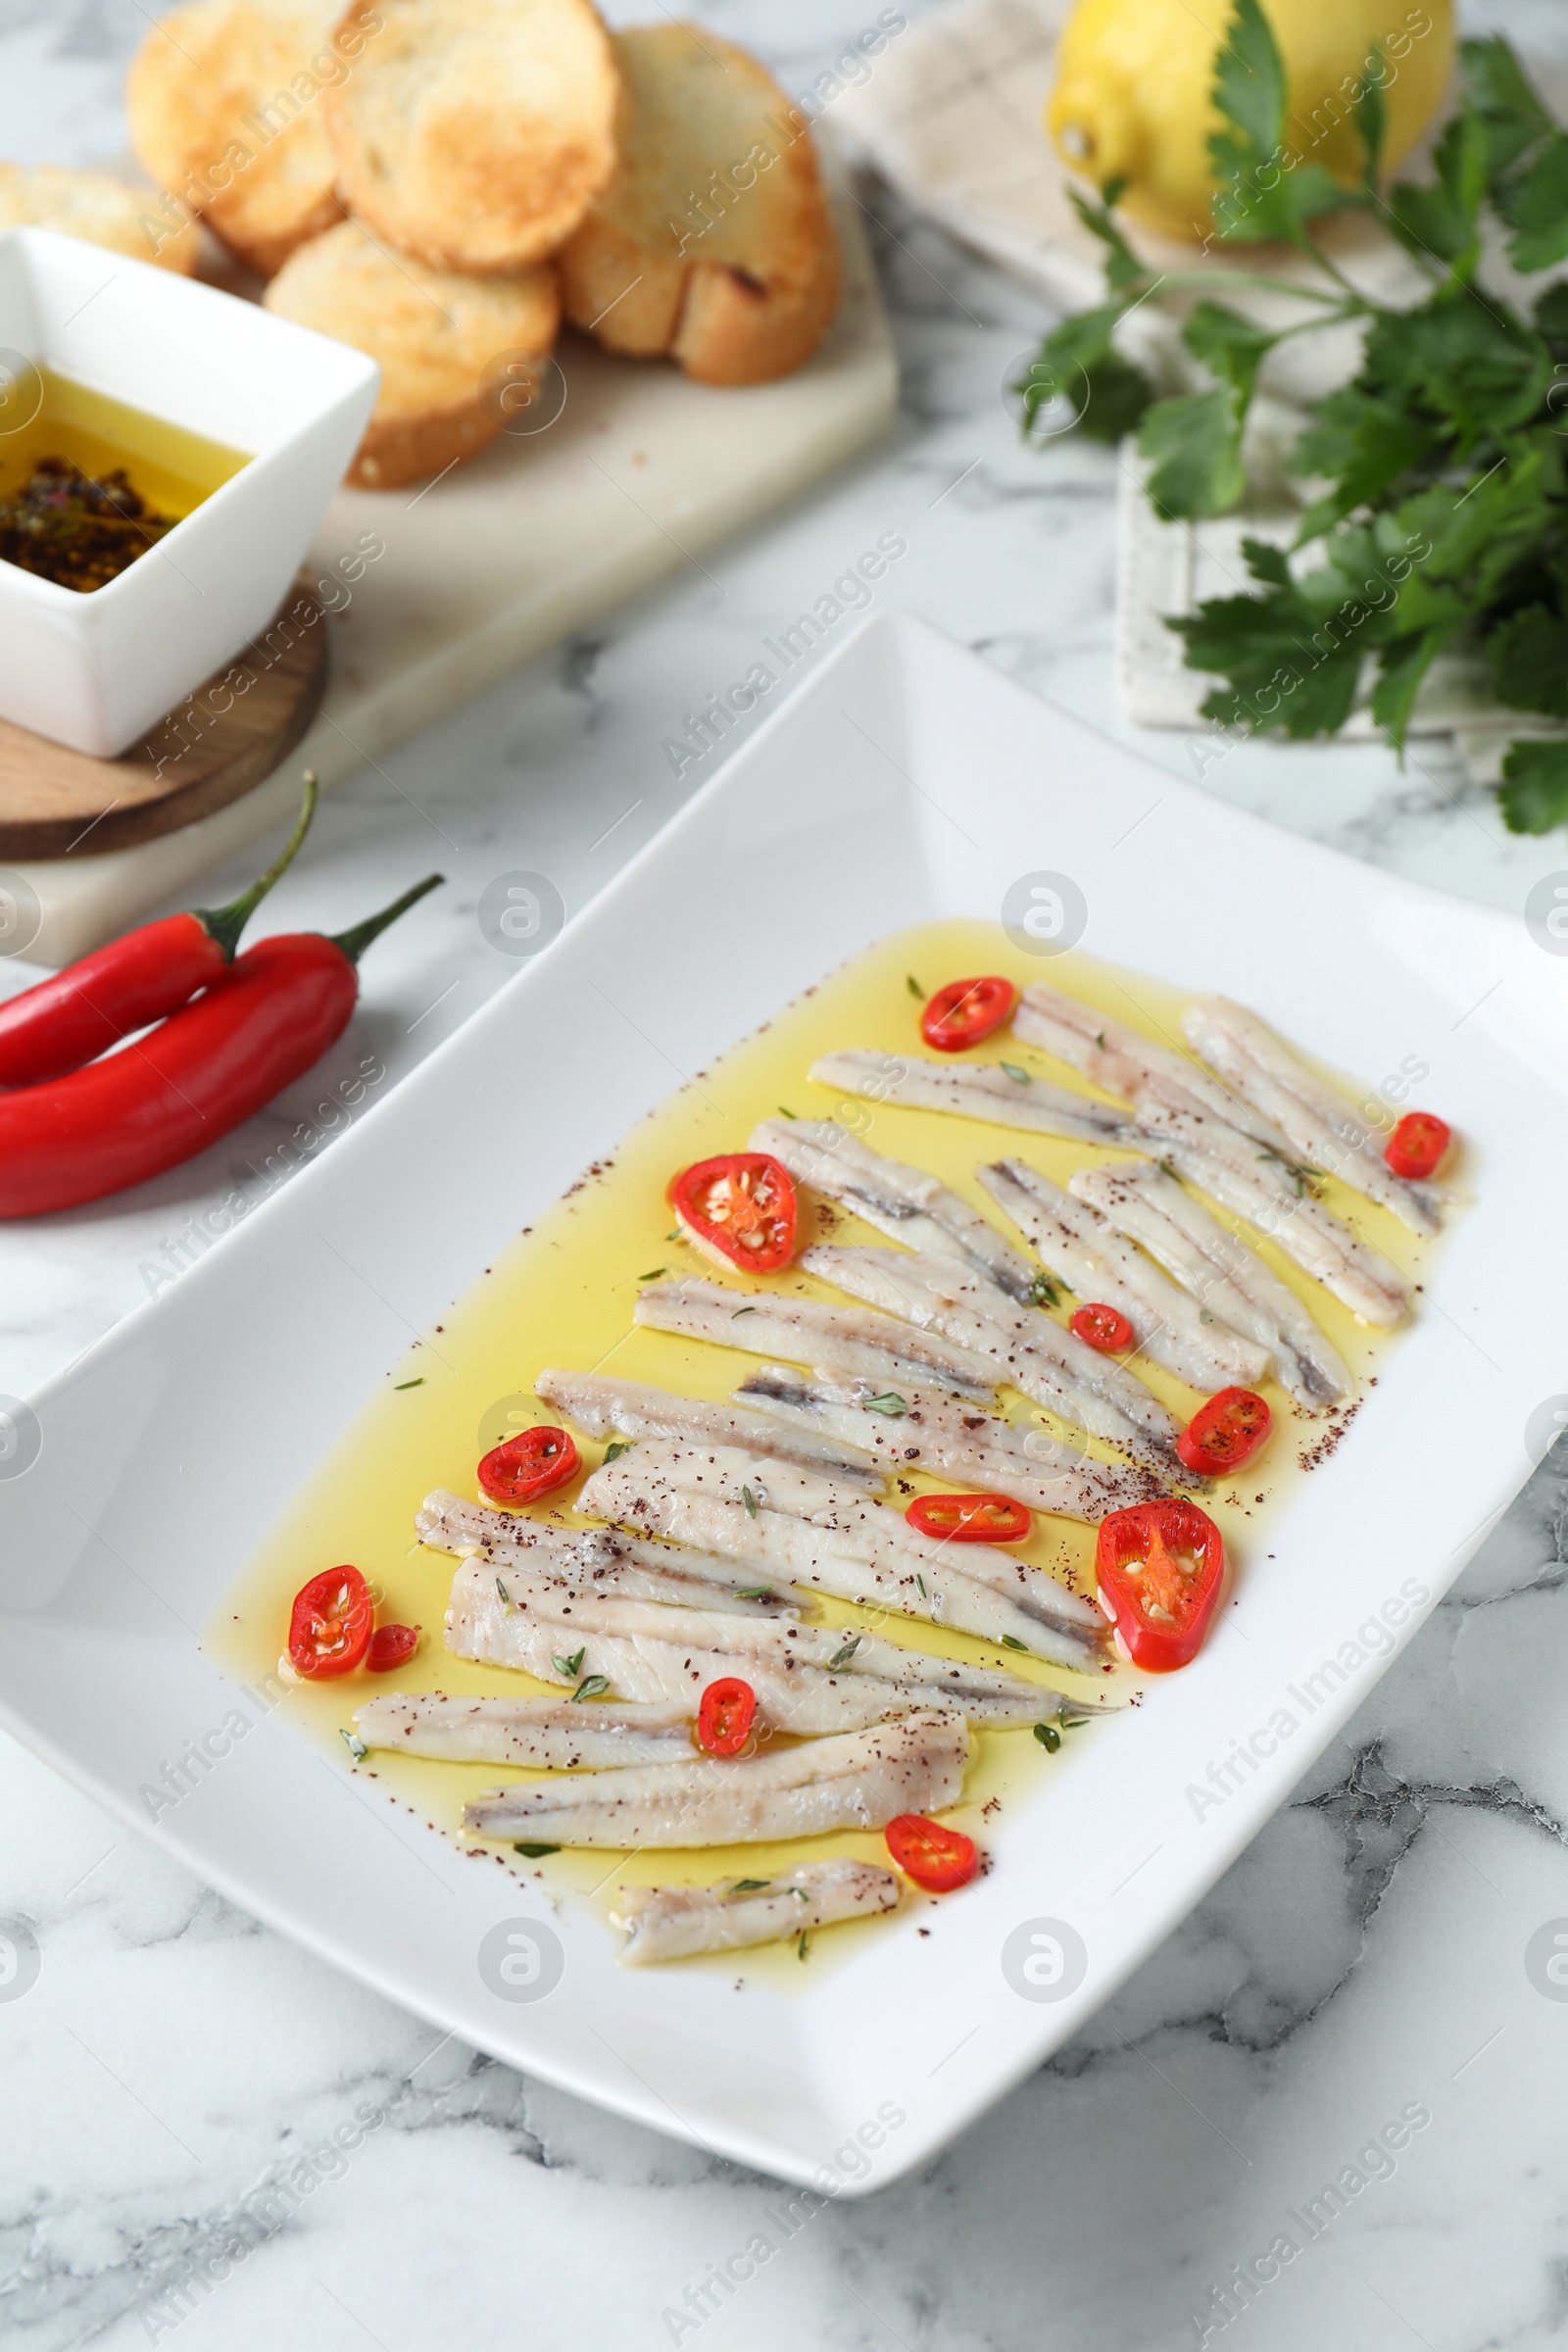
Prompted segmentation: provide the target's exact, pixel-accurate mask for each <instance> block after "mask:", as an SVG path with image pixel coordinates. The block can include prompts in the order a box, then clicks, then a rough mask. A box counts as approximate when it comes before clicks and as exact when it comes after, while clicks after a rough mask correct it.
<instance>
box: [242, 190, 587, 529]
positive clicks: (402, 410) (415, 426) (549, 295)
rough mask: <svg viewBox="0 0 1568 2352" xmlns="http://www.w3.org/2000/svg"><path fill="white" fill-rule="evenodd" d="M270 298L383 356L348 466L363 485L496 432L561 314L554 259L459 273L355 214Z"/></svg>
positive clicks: (433, 461)
mask: <svg viewBox="0 0 1568 2352" xmlns="http://www.w3.org/2000/svg"><path fill="white" fill-rule="evenodd" d="M263 299H264V301H265V303H266V307H267V308H268V310H270V311H275V312H276V313H277V315H278V317H279V318H280V319H293V320H294V321H295V323H296V324H297V325H299V326H311V327H315V329H316V330H317V332H318V333H319V334H323V335H335V336H336V337H337V339H338V341H339V342H340V343H352V344H353V345H354V346H355V348H356V349H357V350H359V351H366V352H368V353H369V355H370V357H371V358H372V359H373V360H375V361H377V362H378V363H379V366H380V369H381V389H380V391H379V393H378V394H377V397H376V403H375V409H374V412H373V414H372V416H371V417H370V422H369V425H368V429H367V431H366V435H365V438H364V440H363V441H362V442H361V443H360V446H359V450H358V452H357V453H356V456H355V460H354V464H353V466H351V467H350V469H349V473H348V476H347V478H348V480H349V481H351V482H353V483H354V484H356V485H357V487H359V488H360V489H362V490H391V489H395V488H396V487H397V485H398V484H399V483H400V482H414V481H418V480H420V479H422V477H423V476H425V475H426V474H432V473H440V472H441V471H442V470H443V468H444V467H446V466H451V465H452V464H453V463H454V462H455V461H456V460H457V459H459V458H471V457H472V456H473V454H474V452H475V451H476V450H479V449H482V448H483V447H484V445H485V443H486V442H487V441H490V440H492V439H494V437H495V435H496V434H497V433H498V432H499V431H500V430H501V429H502V427H503V425H504V424H505V423H506V421H507V418H508V415H509V408H510V412H511V413H515V398H516V388H517V387H518V386H519V384H522V383H523V381H524V379H525V377H526V376H527V374H528V373H529V371H530V370H533V369H537V368H540V367H542V366H543V364H544V362H545V360H546V358H547V357H548V355H549V352H550V347H551V345H552V344H553V343H554V341H555V339H556V329H557V326H558V325H559V324H560V319H561V297H560V292H559V289H558V287H557V282H556V273H555V271H554V270H552V269H550V268H549V267H548V265H546V266H544V267H542V268H539V269H534V270H523V271H522V272H521V273H520V274H518V275H515V276H513V277H460V276H457V275H455V274H454V273H452V272H451V271H447V270H427V269H426V268H425V267H424V266H423V265H422V263H419V262H413V261H407V260H405V259H404V258H403V257H402V256H401V255H398V254H391V253H388V252H386V251H385V250H384V249H383V248H382V246H381V245H380V244H379V243H378V242H377V241H376V240H375V239H374V238H373V237H371V236H368V234H367V233H366V231H365V230H364V229H363V228H362V227H361V226H360V224H359V222H358V221H341V222H340V223H339V224H338V226H337V227H336V228H329V229H328V230H327V232H326V234H325V236H323V237H317V238H316V239H315V240H314V241H313V242H312V243H311V244H309V245H302V246H301V247H300V248H299V251H298V252H297V253H295V254H294V255H293V256H292V257H291V258H290V260H289V261H287V262H286V263H285V264H284V266H283V268H282V269H281V270H279V271H278V273H277V275H276V277H274V278H273V280H272V282H271V284H270V286H269V287H268V289H267V292H266V295H265V296H264V298H263ZM498 364H500V372H499V373H498Z"/></svg>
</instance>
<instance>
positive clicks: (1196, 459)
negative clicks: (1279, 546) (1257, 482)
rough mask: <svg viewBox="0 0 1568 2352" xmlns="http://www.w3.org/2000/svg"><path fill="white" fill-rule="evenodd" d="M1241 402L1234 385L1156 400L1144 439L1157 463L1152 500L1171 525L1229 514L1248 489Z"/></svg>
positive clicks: (1143, 428)
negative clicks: (1243, 462) (1244, 459)
mask: <svg viewBox="0 0 1568 2352" xmlns="http://www.w3.org/2000/svg"><path fill="white" fill-rule="evenodd" d="M1243 420H1244V411H1243V405H1242V401H1241V398H1240V396H1239V394H1238V393H1237V392H1236V390H1235V387H1234V386H1233V385H1230V384H1216V385H1215V386H1214V387H1213V389H1212V390H1211V391H1208V392H1181V393H1178V394H1177V395H1176V396H1175V397H1174V398H1173V399H1170V400H1156V401H1155V403H1154V405H1153V407H1152V409H1150V411H1149V412H1148V414H1147V415H1146V417H1144V421H1143V424H1142V426H1141V427H1140V430H1139V434H1138V446H1139V448H1140V449H1141V450H1142V451H1143V453H1144V456H1145V457H1146V458H1148V459H1149V460H1150V462H1151V465H1152V472H1151V473H1150V476H1149V496H1150V499H1151V501H1152V505H1153V507H1154V511H1155V513H1156V514H1158V515H1161V516H1162V517H1163V518H1164V519H1165V520H1166V521H1167V522H1174V521H1177V520H1180V519H1185V518H1191V517H1197V516H1201V515H1225V514H1228V513H1229V512H1230V510H1231V508H1232V507H1234V506H1235V505H1236V504H1237V502H1238V500H1239V499H1240V498H1241V495H1242V492H1243V491H1244V490H1245V489H1246V487H1247V475H1246V473H1245V472H1244V470H1243V467H1242V424H1243Z"/></svg>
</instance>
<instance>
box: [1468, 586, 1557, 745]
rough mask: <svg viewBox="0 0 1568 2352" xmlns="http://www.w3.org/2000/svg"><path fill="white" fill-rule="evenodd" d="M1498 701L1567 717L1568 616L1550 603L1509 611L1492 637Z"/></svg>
mask: <svg viewBox="0 0 1568 2352" xmlns="http://www.w3.org/2000/svg"><path fill="white" fill-rule="evenodd" d="M1487 660H1488V661H1489V662H1491V664H1492V683H1493V686H1494V688H1495V692H1496V696H1497V700H1498V701H1499V702H1501V703H1511V704H1512V705H1513V706H1514V708H1515V709H1516V710H1519V711H1550V713H1551V715H1552V716H1553V717H1554V718H1568V618H1565V617H1564V615H1563V614H1562V613H1559V612H1557V611H1555V610H1554V609H1553V608H1552V607H1551V606H1549V605H1526V606H1525V607H1524V609H1523V610H1522V611H1521V612H1518V613H1509V615H1508V617H1507V619H1506V620H1504V621H1501V622H1500V623H1499V624H1498V626H1497V627H1496V628H1495V629H1494V630H1493V631H1492V634H1491V635H1490V636H1489V637H1488V639H1487Z"/></svg>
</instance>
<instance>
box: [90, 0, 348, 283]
mask: <svg viewBox="0 0 1568 2352" xmlns="http://www.w3.org/2000/svg"><path fill="white" fill-rule="evenodd" d="M338 14H339V8H338V4H337V0H192V4H191V5H189V6H187V7H184V8H176V9H175V10H173V11H172V14H170V15H168V16H166V17H164V18H163V19H162V20H161V22H160V23H159V24H158V25H156V26H155V27H154V28H153V30H152V31H151V32H149V33H148V35H147V37H146V39H145V40H144V41H143V42H142V44H141V47H140V48H139V49H138V50H137V52H136V55H135V56H134V57H133V58H132V60H131V64H130V72H129V74H128V76H127V79H126V84H125V105H126V111H127V114H128V117H129V122H130V138H131V145H132V147H133V148H134V149H135V152H136V155H137V158H138V160H139V161H140V162H141V164H142V166H143V167H144V169H145V170H146V171H147V172H150V173H151V175H152V176H153V178H154V179H156V180H158V181H160V182H161V183H162V185H163V187H164V188H165V190H166V191H168V193H169V194H170V195H171V196H172V197H173V198H175V199H176V200H178V201H180V202H182V203H183V204H185V205H187V206H189V207H190V208H191V209H192V210H193V211H195V212H199V213H201V214H202V215H204V217H205V218H206V220H207V221H208V223H209V225H210V226H211V227H212V228H213V229H214V230H216V232H217V234H218V235H219V236H221V238H222V240H223V243H224V244H225V245H226V246H227V247H228V248H229V250H230V252H231V253H233V254H235V255H236V256H237V257H238V259H239V260H240V261H242V262H244V263H246V264H247V265H248V266H249V267H250V268H251V269H253V270H260V271H261V273H262V275H263V276H264V277H270V276H271V274H272V273H273V271H274V270H280V269H281V268H282V266H283V264H284V262H286V261H287V259H288V257H289V255H290V254H291V253H292V252H293V251H294V250H295V248H296V247H297V246H299V245H302V244H304V243H306V242H307V240H308V239H310V238H312V237H317V236H319V235H320V234H321V232H322V231H323V229H327V228H330V227H331V226H332V224H333V223H334V221H341V220H342V218H343V208H342V206H341V205H340V204H339V203H338V201H337V198H336V196H335V195H334V193H333V182H334V179H335V177H336V169H337V167H336V163H335V161H334V158H333V154H332V147H331V142H330V140H329V139H328V137H327V130H326V120H325V116H324V114H323V112H322V108H321V93H322V91H323V90H324V89H325V88H327V87H328V86H329V84H330V82H331V81H332V80H333V79H334V78H336V77H338V76H341V75H344V74H348V73H352V72H353V71H354V62H353V60H352V59H351V58H350V57H348V56H346V55H345V54H344V53H343V52H342V51H341V50H338V49H334V47H333V46H332V41H331V34H332V29H333V25H334V23H335V20H336V18H337V16H338Z"/></svg>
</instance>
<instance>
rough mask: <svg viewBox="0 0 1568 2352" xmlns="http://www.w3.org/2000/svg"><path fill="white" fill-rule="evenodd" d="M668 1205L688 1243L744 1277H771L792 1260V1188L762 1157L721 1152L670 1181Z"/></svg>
mask: <svg viewBox="0 0 1568 2352" xmlns="http://www.w3.org/2000/svg"><path fill="white" fill-rule="evenodd" d="M668 1199H669V1201H670V1204H671V1206H672V1207H673V1209H674V1211H675V1215H676V1219H677V1220H678V1222H679V1224H680V1226H681V1228H682V1230H683V1231H684V1232H685V1234H686V1236H687V1239H688V1240H689V1241H691V1242H692V1243H694V1244H695V1246H696V1247H697V1248H698V1249H699V1250H702V1251H703V1252H704V1253H705V1255H707V1256H709V1257H711V1258H715V1259H718V1260H720V1261H721V1262H722V1263H724V1264H726V1265H731V1266H740V1267H741V1268H743V1269H744V1271H745V1272H746V1273H748V1274H776V1273H777V1272H778V1271H779V1269H780V1267H781V1266H787V1265H788V1264H789V1262H790V1259H791V1258H792V1257H793V1256H794V1254H795V1226H796V1217H797V1208H796V1201H795V1186H794V1184H793V1183H792V1181H791V1179H790V1172H789V1170H788V1168H786V1167H785V1166H784V1165H783V1163H782V1161H780V1160H776V1159H774V1158H773V1157H772V1155H771V1154H770V1153H769V1152H722V1153H720V1155H719V1156H718V1158H716V1159H700V1160H698V1161H697V1162H696V1163H695V1165H694V1166H692V1167H689V1168H682V1169H681V1171H680V1173H679V1175H678V1176H672V1177H671V1178H670V1180H669V1190H668Z"/></svg>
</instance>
